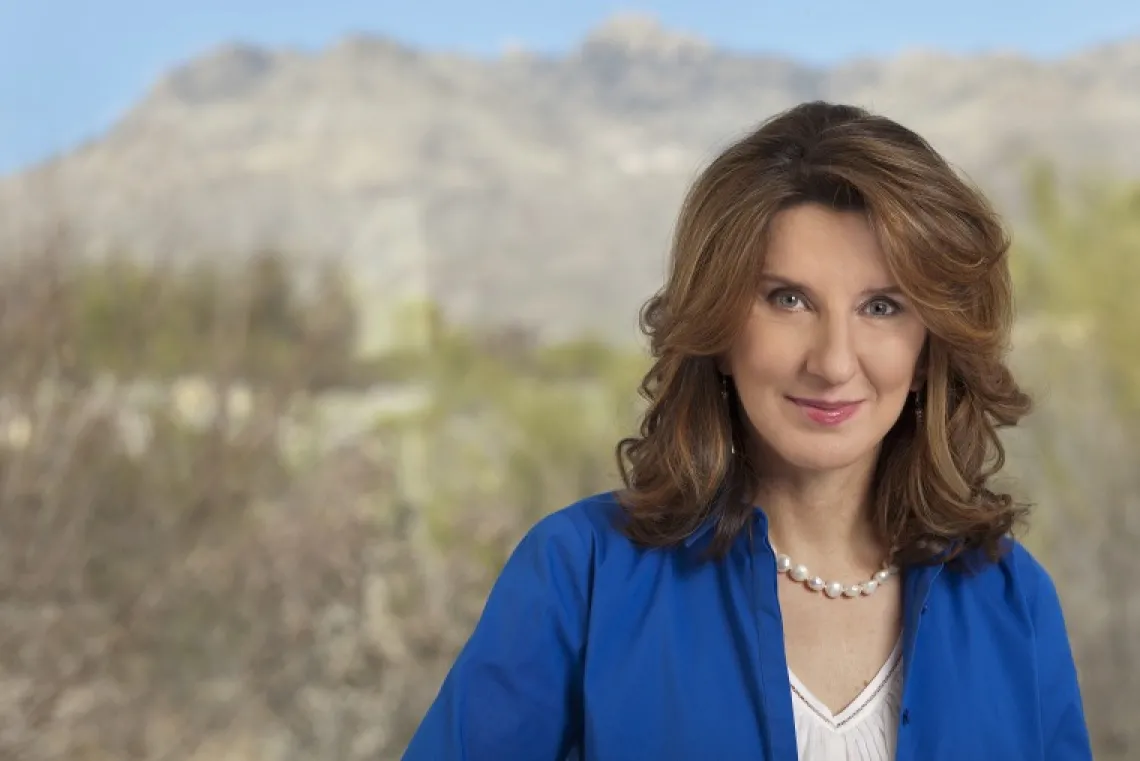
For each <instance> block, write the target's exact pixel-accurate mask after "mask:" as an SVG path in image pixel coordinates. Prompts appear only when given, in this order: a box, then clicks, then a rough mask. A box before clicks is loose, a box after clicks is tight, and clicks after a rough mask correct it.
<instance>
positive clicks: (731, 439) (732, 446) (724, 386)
mask: <svg viewBox="0 0 1140 761" xmlns="http://www.w3.org/2000/svg"><path fill="white" fill-rule="evenodd" d="M720 396H721V398H722V399H724V409H725V413H726V414H727V415H728V453H729V454H730V455H732V456H733V457H735V456H736V436H734V435H733V431H732V405H731V404H730V403H729V400H728V376H727V375H722V376H720Z"/></svg>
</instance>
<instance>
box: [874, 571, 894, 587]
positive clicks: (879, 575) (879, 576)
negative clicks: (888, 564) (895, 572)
mask: <svg viewBox="0 0 1140 761" xmlns="http://www.w3.org/2000/svg"><path fill="white" fill-rule="evenodd" d="M889 578H891V572H890V571H888V570H887V569H885V568H884V569H883V570H881V571H876V572H875V576H874V579H875V581H877V582H879V583H880V584H886V583H887V579H889Z"/></svg>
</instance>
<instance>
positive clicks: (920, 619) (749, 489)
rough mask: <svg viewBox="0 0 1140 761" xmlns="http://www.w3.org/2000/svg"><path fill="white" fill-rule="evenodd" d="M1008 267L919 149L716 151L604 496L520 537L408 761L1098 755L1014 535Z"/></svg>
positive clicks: (653, 326) (969, 195)
mask: <svg viewBox="0 0 1140 761" xmlns="http://www.w3.org/2000/svg"><path fill="white" fill-rule="evenodd" d="M1007 248H1008V242H1007V239H1006V236H1005V233H1004V231H1003V229H1002V227H1001V225H1000V223H999V221H998V219H997V218H996V216H995V214H994V213H993V211H992V210H991V208H990V207H989V205H988V204H987V203H986V201H985V199H984V198H983V197H982V196H981V195H980V194H979V193H978V192H976V191H975V190H973V189H972V188H970V187H969V186H968V185H967V184H965V183H964V182H963V181H962V180H961V179H959V178H958V177H957V176H956V175H955V173H954V172H953V171H952V170H951V168H950V167H949V166H948V165H947V164H946V163H945V162H944V161H943V160H942V159H941V158H940V157H939V156H938V155H937V154H936V153H935V151H934V150H933V149H932V148H931V147H930V146H929V145H928V144H927V143H926V142H924V141H923V140H922V139H921V138H920V137H918V136H917V135H915V134H914V133H913V132H911V131H909V130H907V129H905V128H903V127H901V126H899V125H898V124H896V123H894V122H892V121H890V120H888V119H885V118H882V117H880V116H876V115H872V114H869V113H867V112H865V111H863V110H860V109H857V108H853V107H847V106H840V105H831V104H827V103H818V102H817V103H809V104H804V105H801V106H799V107H797V108H794V109H791V110H790V111H787V112H785V113H783V114H780V115H778V116H776V117H775V118H773V119H771V120H769V121H768V122H766V123H765V124H763V125H761V126H760V128H759V129H758V130H757V131H755V132H754V133H752V134H750V135H748V136H746V137H744V138H743V139H742V140H740V141H739V142H738V143H736V144H735V145H733V146H731V147H730V148H728V149H727V150H726V151H725V152H724V153H723V154H722V155H720V156H719V157H718V158H717V159H716V160H715V161H713V162H712V164H711V165H710V166H709V167H708V168H707V169H706V170H705V171H704V173H703V174H702V175H701V176H700V177H699V178H698V179H697V181H696V183H695V184H694V186H693V188H692V190H691V192H690V194H689V196H688V198H687V199H686V202H685V204H684V206H683V208H682V210H681V214H680V219H679V222H678V226H677V231H676V235H675V240H674V245H673V251H672V260H671V271H670V273H669V278H668V282H667V283H666V285H665V287H664V288H663V289H662V290H661V292H660V293H659V294H658V295H657V296H656V297H654V298H653V299H652V300H651V301H650V302H649V303H648V304H647V306H646V309H645V311H644V315H643V318H644V319H643V323H644V329H645V331H646V333H647V335H648V336H649V338H650V339H651V345H652V352H653V357H654V359H655V363H654V364H653V367H652V369H651V370H650V372H649V373H648V375H647V376H646V378H645V382H644V384H643V388H642V391H643V394H644V396H645V397H646V398H647V400H648V402H649V406H648V409H647V411H646V414H645V418H644V421H643V424H642V426H641V431H640V435H639V436H637V437H635V438H631V439H628V440H625V441H623V442H621V443H620V444H619V446H618V459H619V462H620V464H621V468H622V474H623V478H624V481H625V488H624V489H622V490H621V491H619V492H615V493H613V494H602V495H597V496H593V497H590V498H588V499H584V500H583V501H581V502H579V503H577V504H574V505H572V506H570V507H567V508H564V509H562V510H560V511H558V512H556V513H554V514H552V515H550V516H548V517H547V518H545V519H543V520H542V521H540V522H539V523H538V524H537V525H536V526H534V527H533V528H532V529H531V530H530V531H529V533H528V534H527V535H526V537H525V538H524V539H523V540H522V542H521V543H520V544H519V545H518V547H517V549H516V550H515V552H514V553H513V555H512V557H511V558H510V560H509V561H508V563H507V564H506V567H505V568H504V569H503V571H502V574H501V576H500V577H499V579H498V580H497V583H496V584H495V587H494V589H493V591H492V592H491V594H490V596H489V599H488V601H487V604H486V608H485V611H484V613H483V616H482V618H481V620H480V621H479V623H478V625H477V626H476V628H475V631H474V633H473V634H472V635H471V638H470V640H469V641H468V643H467V645H466V646H465V648H464V649H463V651H462V652H461V654H460V655H459V657H458V659H457V661H456V663H455V665H454V667H453V668H452V670H451V673H450V674H449V675H448V677H447V679H446V681H445V682H444V684H443V687H442V689H441V690H440V693H439V696H438V698H437V700H436V702H435V704H434V705H433V706H432V707H431V709H430V710H429V712H428V714H427V716H426V718H425V719H424V721H423V724H422V725H421V726H420V728H419V730H418V732H417V734H416V735H415V737H414V739H413V740H412V742H411V744H410V746H409V748H408V751H407V755H406V756H405V758H406V759H409V761H420V760H421V759H422V760H423V761H427V760H428V759H431V760H432V761H458V760H459V759H465V760H466V761H491V760H492V759H494V760H495V761H498V760H499V759H510V760H511V761H524V760H530V759H533V760H534V761H553V760H554V759H563V758H580V759H585V760H587V761H618V760H619V759H620V760H623V761H624V760H625V759H654V761H662V760H664V759H694V760H701V759H749V760H750V761H760V760H761V759H767V760H768V761H791V760H792V759H797V758H798V759H801V760H805V759H806V760H807V761H833V760H839V759H861V760H862V761H886V760H887V759H897V760H898V761H944V760H945V761H951V760H953V761H963V760H964V759H965V760H968V761H984V760H986V759H995V760H998V759H1000V760H1001V761H1014V760H1015V759H1025V760H1026V761H1029V760H1034V761H1036V760H1043V759H1048V760H1049V761H1062V760H1063V761H1075V760H1077V759H1089V758H1091V752H1090V749H1089V740H1088V734H1087V730H1086V725H1085V720H1084V715H1083V709H1082V703H1081V697H1080V693H1079V689H1078V686H1077V677H1076V670H1075V668H1074V663H1073V658H1072V655H1071V652H1070V647H1069V643H1068V638H1067V635H1066V631H1065V624H1064V621H1063V618H1062V613H1061V608H1060V605H1059V602H1058V598H1057V594H1056V592H1055V589H1054V586H1053V583H1052V581H1051V580H1050V578H1049V576H1048V575H1047V574H1046V572H1045V571H1044V570H1043V569H1042V567H1041V566H1040V565H1039V564H1038V563H1037V562H1035V560H1034V559H1033V558H1032V557H1031V556H1030V555H1029V553H1028V552H1027V551H1026V550H1025V549H1024V548H1023V547H1022V546H1021V545H1020V544H1018V543H1017V542H1015V541H1014V540H1013V539H1011V538H1010V534H1011V530H1012V529H1013V528H1014V527H1015V525H1016V524H1017V523H1018V521H1019V519H1020V518H1021V517H1022V513H1023V508H1022V507H1021V506H1019V505H1017V504H1015V502H1014V501H1013V500H1012V499H1011V497H1010V496H1009V495H1008V494H1004V493H1002V492H1000V491H998V490H997V487H996V486H994V485H993V482H992V477H993V476H994V474H995V473H996V472H997V471H998V469H999V468H1000V467H1001V464H1002V459H1003V450H1002V445H1001V442H1000V441H999V439H998V436H997V429H998V428H999V427H1002V426H1012V425H1014V424H1016V423H1017V422H1018V420H1019V419H1020V418H1021V417H1022V416H1023V415H1025V414H1026V413H1027V412H1028V410H1029V407H1030V403H1029V399H1028V397H1027V396H1026V394H1025V393H1023V392H1022V391H1021V389H1019V388H1018V386H1017V384H1016V382H1015V381H1014V379H1013V377H1012V376H1011V374H1010V371H1009V370H1008V368H1007V367H1006V365H1005V364H1004V354H1005V351H1006V348H1007V341H1008V338H1009V332H1010V327H1011V320H1012V317H1011V314H1012V306H1011V286H1010V277H1009V273H1008V267H1007V260H1006V252H1007Z"/></svg>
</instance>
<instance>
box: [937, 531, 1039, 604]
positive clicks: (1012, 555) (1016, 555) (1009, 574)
mask: <svg viewBox="0 0 1140 761" xmlns="http://www.w3.org/2000/svg"><path fill="white" fill-rule="evenodd" d="M1001 549H1002V552H1001V554H1000V555H999V557H998V558H997V560H996V561H995V560H991V559H989V558H987V557H985V555H984V553H982V551H981V550H971V551H969V552H968V553H966V555H965V556H964V557H962V558H961V560H962V566H963V570H964V572H963V573H961V574H953V575H951V577H950V578H953V579H955V580H956V581H955V582H954V584H955V586H957V587H959V588H960V589H961V590H962V591H964V592H968V593H970V595H971V596H973V597H982V598H987V599H986V602H985V606H986V608H987V609H989V610H994V607H993V606H992V605H991V604H990V603H992V602H998V601H1005V602H1006V603H1013V607H1014V608H1016V609H1017V610H1018V612H1023V611H1024V612H1029V613H1031V614H1033V613H1035V612H1037V611H1038V610H1039V609H1040V608H1041V607H1042V606H1044V607H1047V608H1048V607H1057V606H1058V605H1059V600H1058V596H1057V589H1056V586H1055V585H1054V583H1053V577H1052V575H1051V574H1050V572H1049V570H1048V569H1047V568H1046V566H1045V564H1044V563H1042V562H1041V560H1040V559H1039V558H1038V557H1037V556H1036V555H1035V554H1034V552H1033V551H1031V550H1030V549H1029V548H1028V547H1027V546H1026V545H1025V544H1023V543H1022V542H1021V541H1019V540H1017V539H1014V538H1012V537H1011V538H1007V539H1006V540H1005V542H1004V543H1003V546H1002V548H1001ZM1004 607H1009V606H1008V605H1006V606H1004Z"/></svg>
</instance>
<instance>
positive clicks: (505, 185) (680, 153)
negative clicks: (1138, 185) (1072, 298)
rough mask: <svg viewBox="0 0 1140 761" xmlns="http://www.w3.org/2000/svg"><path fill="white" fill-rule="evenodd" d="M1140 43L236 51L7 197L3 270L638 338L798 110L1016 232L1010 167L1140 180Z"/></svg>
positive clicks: (192, 68)
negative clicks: (55, 224) (1045, 165)
mask: <svg viewBox="0 0 1140 761" xmlns="http://www.w3.org/2000/svg"><path fill="white" fill-rule="evenodd" d="M1137 82H1140V39H1137V40H1130V41H1123V42H1119V43H1116V44H1112V45H1106V46H1102V47H1098V48H1095V49H1089V50H1086V51H1083V52H1081V53H1079V54H1076V55H1073V56H1070V57H1068V58H1064V59H1060V60H1054V61H1038V60H1032V59H1029V58H1026V57H1023V56H1019V55H1017V54H1014V53H1003V52H994V53H989V54H984V55H975V56H953V55H947V54H942V53H937V52H931V51H912V52H908V53H905V54H902V55H899V56H896V57H893V58H889V59H881V60H880V59H874V60H873V59H862V60H852V61H847V62H845V63H843V64H841V65H837V66H834V67H831V68H819V67H812V66H806V65H802V64H800V63H796V62H795V61H791V60H786V59H783V58H776V57H770V56H761V55H750V54H744V53H740V52H734V51H730V50H723V49H718V48H717V47H715V46H713V45H711V44H709V43H707V42H706V41H703V40H701V39H699V38H696V37H693V36H691V35H686V34H681V33H678V32H675V31H673V30H669V29H665V28H663V27H662V26H661V25H659V24H658V23H656V22H655V21H654V20H653V19H652V18H649V17H644V16H631V15H623V16H617V17H614V18H612V19H611V20H610V21H608V22H607V23H605V24H603V25H602V26H600V27H598V28H597V29H595V30H594V31H593V32H592V33H590V34H589V35H588V36H587V37H586V38H585V39H583V40H582V41H581V43H580V45H578V46H577V48H576V49H574V50H573V51H571V52H570V53H568V54H566V55H564V56H558V57H553V56H545V55H538V54H535V53H531V52H527V51H525V50H512V51H509V52H505V53H503V54H502V55H501V56H500V57H498V58H495V59H490V60H488V59H478V58H471V57H463V56H458V55H450V54H444V53H438V52H430V51H424V50H418V49H414V48H411V47H408V46H406V45H403V44H401V43H400V42H398V41H394V40H391V39H386V38H383V37H375V36H356V37H351V38H347V39H343V40H341V41H340V42H338V43H337V44H335V45H333V46H331V47H329V48H327V49H324V50H321V51H319V52H305V51H297V50H288V49H282V50H270V49H263V48H259V47H252V46H248V45H237V44H234V45H227V46H224V47H221V48H219V49H216V50H214V51H212V52H209V53H208V54H206V55H203V56H202V57H200V58H198V59H195V60H192V61H190V62H188V63H186V64H185V65H183V66H181V67H179V68H177V69H175V70H173V71H170V72H169V73H168V74H166V75H165V76H163V77H162V78H161V79H160V80H159V81H157V82H156V83H155V85H154V86H153V88H152V89H151V91H150V92H149V93H148V94H147V95H146V97H145V98H143V99H142V101H141V102H140V103H138V105H137V106H136V107H135V108H133V109H132V110H131V111H130V112H129V113H128V114H126V116H125V117H124V118H123V119H122V120H121V121H120V122H119V123H118V124H116V125H115V126H114V127H113V128H111V129H110V130H109V131H108V132H107V133H106V134H105V135H103V136H101V137H100V138H99V139H97V140H95V141H92V142H90V143H89V144H86V145H83V146H81V147H79V148H77V149H75V150H73V151H71V152H69V153H67V154H64V155H61V156H59V157H57V158H56V159H54V160H52V161H50V162H48V163H46V164H44V165H42V166H39V167H36V168H34V169H32V170H30V171H28V172H26V173H23V174H21V175H18V176H14V177H9V178H6V179H4V180H2V181H0V233H2V234H3V235H4V236H5V237H3V238H0V240H4V241H7V244H8V245H9V246H13V245H16V241H18V240H19V237H18V236H20V235H26V234H29V233H28V232H27V231H28V230H29V229H30V230H36V229H38V228H36V224H37V220H39V221H40V222H42V221H45V220H47V221H50V220H53V219H55V220H58V219H61V218H62V219H64V220H66V224H67V226H68V229H69V230H70V231H71V234H72V236H73V239H74V240H76V241H80V242H81V244H82V246H83V248H84V249H86V250H88V251H91V252H99V251H106V250H109V249H120V250H125V251H130V252H133V253H134V254H137V255H140V256H176V257H189V256H204V255H211V256H240V255H244V254H248V253H249V252H250V251H252V250H254V249H255V248H256V247H258V246H275V247H278V248H280V249H282V250H285V251H287V252H290V253H293V254H295V255H296V256H298V257H299V258H301V259H303V260H312V259H313V258H314V257H318V256H325V255H329V256H341V257H344V258H345V259H346V261H347V262H348V263H349V265H350V267H351V268H352V269H353V271H354V273H355V275H356V280H357V282H358V283H359V285H360V288H361V289H362V292H363V294H364V296H365V298H366V299H367V301H368V303H369V305H370V308H371V309H373V310H375V311H376V313H380V312H382V311H383V310H385V309H387V308H388V307H390V306H392V305H394V304H396V303H397V302H399V301H401V300H404V299H407V298H418V297H431V298H433V299H435V300H436V301H438V303H440V305H441V306H442V307H443V308H444V310H445V312H447V313H448V314H449V315H450V316H451V317H453V318H455V319H458V320H462V321H465V322H479V323H515V324H518V325H523V326H526V327H529V328H533V329H535V330H537V331H539V332H540V333H541V334H542V335H544V336H548V337H553V336H558V335H565V334H568V333H577V332H579V331H582V330H592V331H597V332H600V333H602V334H604V335H607V336H610V337H614V338H619V339H627V338H629V337H630V336H632V335H633V331H634V327H635V325H636V308H637V306H638V304H639V303H640V302H641V301H642V300H643V299H644V298H645V297H646V296H647V295H648V294H649V293H651V292H652V290H653V289H654V288H655V287H656V285H657V284H658V282H659V280H660V278H661V275H662V272H663V268H664V258H665V252H666V247H667V243H668V238H669V234H670V228H671V225H672V221H673V216H674V213H675V211H676V208H677V205H678V204H679V202H680V199H681V194H682V192H683V191H684V189H685V187H686V184H687V183H688V182H689V181H690V180H691V179H692V178H693V176H694V175H695V173H696V171H697V170H698V169H699V168H700V166H701V165H702V163H703V162H705V161H706V160H708V159H709V158H710V157H711V156H712V155H713V154H714V153H715V151H716V150H717V149H718V148H719V147H721V146H723V145H724V144H725V143H726V142H727V141H729V140H731V139H732V138H734V137H735V136H737V135H738V134H740V133H741V132H743V131H744V130H747V129H749V128H750V127H752V126H753V125H755V124H756V123H757V122H758V121H760V120H762V119H764V118H765V117H767V116H769V115H771V114H772V113H774V112H775V111H778V110H780V109H783V108H785V107H788V106H790V105H792V104H794V103H796V102H799V101H803V100H807V99H814V98H824V99H830V100H840V101H848V102H853V103H857V104H860V105H864V106H868V107H870V108H872V109H874V110H877V111H881V112H884V113H886V114H887V115H889V116H892V117H894V118H896V119H898V120H900V121H902V122H903V123H905V124H907V125H908V126H911V127H913V128H915V129H916V130H918V131H919V132H920V133H922V134H923V135H924V136H926V137H927V138H928V139H930V140H931V142H933V143H934V145H935V146H936V147H938V148H939V149H940V150H942V151H943V152H944V153H945V154H946V155H947V157H948V158H950V160H951V161H953V162H954V163H955V164H956V165H958V166H959V167H961V168H962V169H963V170H964V171H965V172H967V173H968V174H970V175H971V176H972V177H974V178H975V179H976V180H978V181H979V182H980V183H981V184H982V185H983V186H984V187H986V188H987V189H988V190H990V191H991V192H992V193H993V195H994V196H995V197H996V198H998V199H999V202H1000V204H1001V205H1003V206H1004V207H1007V208H1010V209H1011V210H1012V209H1015V207H1016V198H1017V189H1018V187H1019V183H1020V177H1021V172H1022V171H1023V164H1024V162H1025V161H1026V160H1027V159H1030V158H1034V157H1037V156H1047V157H1049V158H1051V159H1053V160H1055V161H1057V162H1059V163H1060V164H1061V165H1062V167H1067V168H1070V169H1099V168H1110V169H1111V170H1112V171H1113V172H1114V173H1117V174H1123V175H1140V147H1138V145H1140V144H1138V143H1137V141H1136V139H1135V134H1136V125H1137V124H1140V87H1137Z"/></svg>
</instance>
